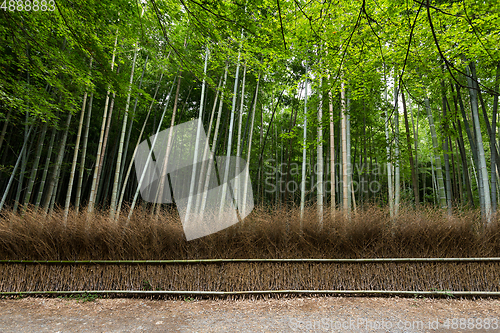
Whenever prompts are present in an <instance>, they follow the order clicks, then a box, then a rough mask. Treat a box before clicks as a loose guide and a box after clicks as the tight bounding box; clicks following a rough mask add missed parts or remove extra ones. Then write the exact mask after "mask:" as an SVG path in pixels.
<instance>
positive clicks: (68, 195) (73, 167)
mask: <svg viewBox="0 0 500 333" xmlns="http://www.w3.org/2000/svg"><path fill="white" fill-rule="evenodd" d="M90 66H91V67H92V59H91V60H90ZM86 104H87V91H85V93H84V94H83V102H82V111H81V112H80V121H79V122H78V131H77V133H76V143H75V151H74V152H73V163H72V164H71V173H70V176H69V183H68V192H67V193H66V202H65V203H64V223H66V221H67V219H68V213H69V204H70V200H71V192H72V190H73V180H74V179H75V171H76V162H77V161H78V150H79V148H80V138H81V135H82V127H83V120H84V116H85V108H86ZM82 162H83V161H82Z"/></svg>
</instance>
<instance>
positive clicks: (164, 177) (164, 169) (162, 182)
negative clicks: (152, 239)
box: [151, 70, 182, 219]
mask: <svg viewBox="0 0 500 333" xmlns="http://www.w3.org/2000/svg"><path fill="white" fill-rule="evenodd" d="M181 79H182V70H179V76H178V78H177V88H176V91H175V99H174V109H173V110H172V119H171V121H170V129H171V130H170V131H169V133H168V140H167V150H166V153H165V159H164V160H163V166H162V172H161V178H160V185H159V187H158V192H157V193H156V200H155V204H157V209H156V214H155V215H156V219H158V217H159V214H160V208H161V203H158V201H159V198H160V196H163V190H164V189H165V181H166V180H167V166H168V160H169V158H170V151H171V149H172V137H173V132H174V131H173V128H174V125H175V116H176V114H177V106H178V105H179V91H180V88H181ZM160 124H161V122H160ZM152 149H153V148H151V150H152Z"/></svg>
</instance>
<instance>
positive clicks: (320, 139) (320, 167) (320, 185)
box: [316, 78, 324, 231]
mask: <svg viewBox="0 0 500 333" xmlns="http://www.w3.org/2000/svg"><path fill="white" fill-rule="evenodd" d="M317 143H318V157H317V163H318V165H317V170H318V180H317V184H318V185H317V203H316V205H317V207H318V218H319V230H320V231H321V230H322V229H323V196H324V193H323V79H322V78H320V81H319V106H318V139H317Z"/></svg>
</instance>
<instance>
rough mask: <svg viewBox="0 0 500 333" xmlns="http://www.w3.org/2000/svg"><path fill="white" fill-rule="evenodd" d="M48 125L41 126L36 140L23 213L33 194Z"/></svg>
mask: <svg viewBox="0 0 500 333" xmlns="http://www.w3.org/2000/svg"><path fill="white" fill-rule="evenodd" d="M47 127H48V124H47V122H45V123H44V124H43V128H42V133H41V134H40V137H39V138H38V144H37V148H36V154H35V162H34V163H33V167H32V168H31V175H30V178H29V182H28V189H27V191H26V195H25V196H24V208H23V212H24V211H26V208H27V206H28V204H29V202H30V200H31V195H32V192H33V186H34V184H35V179H36V174H37V172H38V165H39V164H40V157H41V156H42V149H43V142H44V140H45V134H46V133H47Z"/></svg>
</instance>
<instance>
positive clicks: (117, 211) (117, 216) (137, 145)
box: [115, 73, 163, 220]
mask: <svg viewBox="0 0 500 333" xmlns="http://www.w3.org/2000/svg"><path fill="white" fill-rule="evenodd" d="M162 78H163V73H162V74H161V75H160V79H159V80H158V84H157V85H156V89H155V93H154V95H153V100H152V101H151V104H150V105H149V109H148V113H147V115H146V119H144V123H143V124H142V128H141V132H140V133H139V138H138V139H137V144H136V145H135V148H134V152H133V153H132V158H131V159H130V164H129V166H128V169H127V174H126V175H125V179H124V181H123V186H122V187H121V193H120V199H119V200H118V205H117V208H116V217H115V219H116V220H118V218H119V216H120V211H121V207H122V202H123V197H124V196H125V190H126V188H127V183H128V180H129V177H130V172H131V170H132V166H133V164H134V159H135V155H136V154H137V149H138V148H139V144H140V143H141V140H142V135H143V134H144V129H145V128H146V124H147V122H148V119H149V115H150V114H151V109H152V108H153V105H154V104H155V102H156V95H157V93H158V89H159V88H160V83H161V79H162ZM132 125H133V124H130V128H132ZM129 133H130V132H129Z"/></svg>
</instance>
